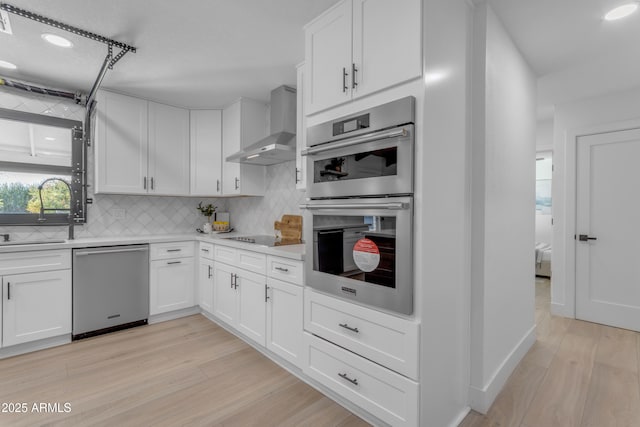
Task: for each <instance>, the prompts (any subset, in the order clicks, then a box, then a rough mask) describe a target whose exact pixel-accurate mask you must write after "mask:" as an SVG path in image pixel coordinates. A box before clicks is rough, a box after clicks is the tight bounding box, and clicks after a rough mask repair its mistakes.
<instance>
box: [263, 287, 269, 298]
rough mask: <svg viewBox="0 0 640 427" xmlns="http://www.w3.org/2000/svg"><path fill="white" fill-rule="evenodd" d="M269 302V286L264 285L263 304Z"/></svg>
mask: <svg viewBox="0 0 640 427" xmlns="http://www.w3.org/2000/svg"><path fill="white" fill-rule="evenodd" d="M267 301H269V286H268V285H267V284H266V283H265V284H264V302H267Z"/></svg>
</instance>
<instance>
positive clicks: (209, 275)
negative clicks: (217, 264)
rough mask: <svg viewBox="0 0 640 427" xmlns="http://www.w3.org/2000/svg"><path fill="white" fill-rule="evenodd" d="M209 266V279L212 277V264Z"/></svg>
mask: <svg viewBox="0 0 640 427" xmlns="http://www.w3.org/2000/svg"><path fill="white" fill-rule="evenodd" d="M208 267H209V277H208V279H211V266H210V265H209V266H208Z"/></svg>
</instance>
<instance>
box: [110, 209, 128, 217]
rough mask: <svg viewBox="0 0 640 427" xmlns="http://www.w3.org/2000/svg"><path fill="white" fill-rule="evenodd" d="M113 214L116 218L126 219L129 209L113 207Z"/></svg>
mask: <svg viewBox="0 0 640 427" xmlns="http://www.w3.org/2000/svg"><path fill="white" fill-rule="evenodd" d="M111 216H112V217H114V218H115V219H125V217H126V216H127V211H125V210H124V209H120V208H113V209H111Z"/></svg>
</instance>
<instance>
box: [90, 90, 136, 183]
mask: <svg viewBox="0 0 640 427" xmlns="http://www.w3.org/2000/svg"><path fill="white" fill-rule="evenodd" d="M97 102H98V103H97V107H96V122H95V123H96V124H95V127H96V129H95V155H96V161H95V169H96V171H95V172H96V175H95V176H96V183H95V192H96V193H116V194H146V193H147V186H146V180H147V146H148V134H147V123H148V117H147V112H148V108H147V104H148V103H147V101H145V100H144V99H139V98H133V97H130V96H124V95H119V94H115V93H111V92H104V91H101V92H99V93H98V97H97Z"/></svg>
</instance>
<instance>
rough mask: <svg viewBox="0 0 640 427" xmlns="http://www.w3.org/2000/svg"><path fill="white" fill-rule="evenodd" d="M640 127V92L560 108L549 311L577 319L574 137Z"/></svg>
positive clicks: (556, 129) (556, 119)
mask: <svg viewBox="0 0 640 427" xmlns="http://www.w3.org/2000/svg"><path fill="white" fill-rule="evenodd" d="M631 127H640V88H636V89H633V90H628V91H623V92H614V93H610V94H607V95H604V96H597V97H593V98H586V99H581V100H577V101H573V102H569V103H566V104H562V105H556V107H555V117H554V147H553V155H554V162H553V163H554V168H555V169H554V174H553V179H554V182H553V216H554V233H553V240H554V249H553V252H552V265H553V266H554V267H553V277H552V278H551V309H552V312H553V313H554V314H558V315H563V316H567V317H575V274H574V273H575V270H574V269H575V242H574V239H573V236H574V234H575V232H576V230H575V170H576V168H575V166H576V164H575V154H576V153H575V136H576V135H581V134H582V135H585V134H589V133H594V132H603V131H611V130H615V129H625V128H626V129H628V128H631Z"/></svg>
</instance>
